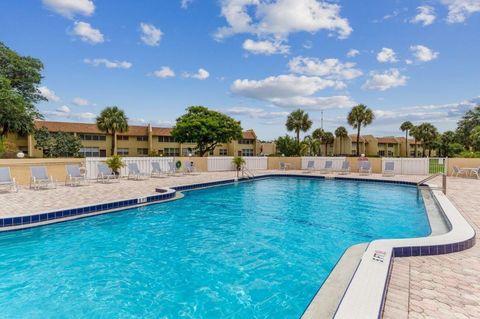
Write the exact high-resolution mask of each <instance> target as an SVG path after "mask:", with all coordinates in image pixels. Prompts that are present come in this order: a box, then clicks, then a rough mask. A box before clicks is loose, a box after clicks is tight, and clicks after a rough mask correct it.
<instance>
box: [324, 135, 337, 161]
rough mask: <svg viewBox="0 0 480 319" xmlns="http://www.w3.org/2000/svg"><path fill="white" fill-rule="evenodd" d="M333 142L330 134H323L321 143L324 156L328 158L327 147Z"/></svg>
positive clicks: (333, 138)
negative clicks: (323, 147)
mask: <svg viewBox="0 0 480 319" xmlns="http://www.w3.org/2000/svg"><path fill="white" fill-rule="evenodd" d="M333 142H335V137H334V136H333V134H332V132H325V134H323V143H324V144H325V156H328V145H331V144H333Z"/></svg>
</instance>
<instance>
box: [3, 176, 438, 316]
mask: <svg viewBox="0 0 480 319" xmlns="http://www.w3.org/2000/svg"><path fill="white" fill-rule="evenodd" d="M429 232H430V228H429V224H428V220H427V217H426V214H425V211H424V206H423V202H422V200H421V198H420V199H419V198H417V194H416V190H415V188H414V187H407V186H401V185H387V184H379V183H362V182H354V181H325V180H312V179H304V178H270V179H264V180H259V181H255V182H251V183H242V184H237V185H228V186H222V187H216V188H210V189H205V190H198V191H193V192H188V193H186V196H185V198H184V199H182V200H178V201H173V202H169V203H164V204H156V205H151V206H147V207H144V208H140V209H130V210H126V211H123V212H119V213H114V214H108V215H102V216H96V217H91V218H86V219H81V220H77V221H72V222H66V223H61V224H55V225H49V226H44V227H39V228H34V229H30V230H23V231H17V232H9V233H2V234H0V247H1V249H0V278H1V279H0V309H1V310H0V311H1V312H0V313H1V315H0V316H1V317H2V318H52V317H55V318H132V317H137V318H138V317H141V318H296V317H299V316H300V315H301V314H302V312H303V311H304V309H305V307H306V306H307V305H308V303H309V301H310V300H311V298H312V297H313V296H314V294H315V293H316V291H317V290H318V288H319V287H320V286H321V285H322V283H323V281H324V280H325V279H326V277H327V276H328V274H329V272H330V271H331V269H332V268H333V266H334V265H335V263H336V262H337V260H338V259H339V257H340V256H341V255H342V253H343V251H344V250H345V249H346V248H348V247H349V246H350V245H352V244H356V243H361V242H367V241H371V240H373V239H378V238H402V237H413V236H425V235H428V234H429Z"/></svg>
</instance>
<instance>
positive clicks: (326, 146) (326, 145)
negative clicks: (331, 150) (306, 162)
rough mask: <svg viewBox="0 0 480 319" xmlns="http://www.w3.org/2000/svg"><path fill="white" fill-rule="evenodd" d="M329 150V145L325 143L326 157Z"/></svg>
mask: <svg viewBox="0 0 480 319" xmlns="http://www.w3.org/2000/svg"><path fill="white" fill-rule="evenodd" d="M327 148H328V144H327V143H325V156H328V151H327Z"/></svg>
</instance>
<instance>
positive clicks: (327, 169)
mask: <svg viewBox="0 0 480 319" xmlns="http://www.w3.org/2000/svg"><path fill="white" fill-rule="evenodd" d="M331 172H333V162H332V161H331V160H327V161H325V164H324V166H323V168H321V169H320V173H331Z"/></svg>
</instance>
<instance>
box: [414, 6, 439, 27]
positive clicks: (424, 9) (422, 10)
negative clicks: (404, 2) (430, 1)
mask: <svg viewBox="0 0 480 319" xmlns="http://www.w3.org/2000/svg"><path fill="white" fill-rule="evenodd" d="M417 10H418V14H417V15H416V16H415V17H414V18H413V19H412V20H410V22H412V23H421V24H423V25H424V26H427V25H430V24H432V23H433V22H434V21H435V18H436V17H435V10H434V9H433V7H431V6H420V7H418V8H417Z"/></svg>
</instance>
